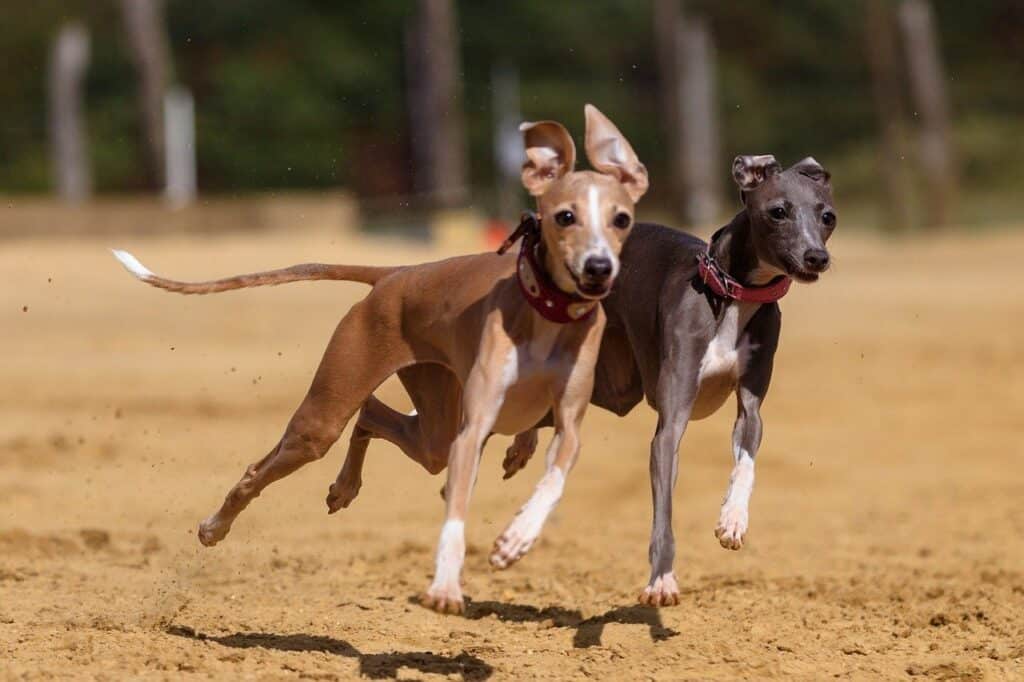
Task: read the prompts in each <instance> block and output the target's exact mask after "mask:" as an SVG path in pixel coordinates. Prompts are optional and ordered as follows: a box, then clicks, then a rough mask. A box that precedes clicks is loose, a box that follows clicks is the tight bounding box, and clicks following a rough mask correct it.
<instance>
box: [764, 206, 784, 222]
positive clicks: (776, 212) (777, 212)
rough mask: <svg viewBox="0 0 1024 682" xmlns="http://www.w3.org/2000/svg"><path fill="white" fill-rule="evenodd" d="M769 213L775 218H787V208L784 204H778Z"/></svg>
mask: <svg viewBox="0 0 1024 682" xmlns="http://www.w3.org/2000/svg"><path fill="white" fill-rule="evenodd" d="M768 215H770V216H771V217H772V219H773V220H785V219H786V209H784V208H783V207H782V206H776V207H775V208H773V209H771V210H770V211H768Z"/></svg>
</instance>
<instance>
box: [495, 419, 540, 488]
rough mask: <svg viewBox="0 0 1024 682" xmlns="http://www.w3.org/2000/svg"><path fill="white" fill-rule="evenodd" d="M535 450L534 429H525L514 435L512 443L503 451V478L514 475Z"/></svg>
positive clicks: (535, 434)
mask: <svg viewBox="0 0 1024 682" xmlns="http://www.w3.org/2000/svg"><path fill="white" fill-rule="evenodd" d="M536 450H537V432H536V431H535V430H530V431H525V432H523V433H520V434H518V435H516V437H515V440H513V441H512V445H509V446H508V450H506V451H505V461H503V462H502V463H501V466H502V468H503V469H504V470H505V475H504V476H502V478H503V479H505V480H508V479H510V478H512V477H513V476H515V475H516V473H518V472H519V470H520V469H522V468H523V467H525V466H526V464H527V462H529V461H530V458H531V457H533V453H534V452H535V451H536Z"/></svg>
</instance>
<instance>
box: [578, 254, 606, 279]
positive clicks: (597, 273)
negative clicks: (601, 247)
mask: <svg viewBox="0 0 1024 682" xmlns="http://www.w3.org/2000/svg"><path fill="white" fill-rule="evenodd" d="M583 274H584V275H586V276H587V277H590V278H591V279H607V278H608V276H609V275H611V274H612V261H611V259H610V258H605V257H603V256H597V257H593V258H588V259H587V260H586V262H585V263H583Z"/></svg>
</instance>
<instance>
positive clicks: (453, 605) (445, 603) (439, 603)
mask: <svg viewBox="0 0 1024 682" xmlns="http://www.w3.org/2000/svg"><path fill="white" fill-rule="evenodd" d="M420 603H421V604H423V606H425V607H427V608H428V609H430V610H432V611H437V612H438V613H462V612H464V611H465V610H466V603H465V601H463V599H462V588H461V587H459V584H458V582H455V583H450V582H446V583H441V584H437V583H434V584H433V585H431V586H430V587H429V588H427V591H426V592H425V593H423V596H422V597H420Z"/></svg>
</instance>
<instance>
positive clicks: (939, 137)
mask: <svg viewBox="0 0 1024 682" xmlns="http://www.w3.org/2000/svg"><path fill="white" fill-rule="evenodd" d="M899 23H900V29H901V31H902V33H903V41H904V47H905V49H906V58H907V66H908V75H909V78H910V92H911V95H912V96H913V98H914V104H915V106H916V108H917V113H918V114H919V118H920V121H921V133H920V156H921V166H922V169H923V171H924V177H925V183H926V187H927V192H928V201H927V202H925V210H926V219H927V221H928V223H929V224H930V225H943V224H946V223H947V222H948V221H949V219H950V216H951V214H952V210H953V206H954V205H955V198H956V189H957V178H956V168H955V162H954V159H953V149H952V141H951V135H950V122H949V103H948V101H947V98H946V87H945V76H944V70H943V67H942V58H941V56H940V54H939V43H938V37H937V35H936V30H935V18H934V15H933V13H932V6H931V3H929V2H928V1H927V0H902V2H901V3H900V6H899Z"/></svg>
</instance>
